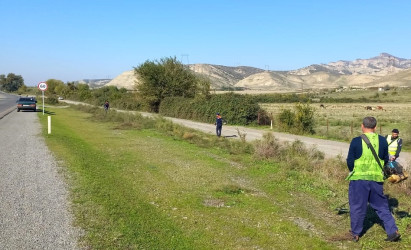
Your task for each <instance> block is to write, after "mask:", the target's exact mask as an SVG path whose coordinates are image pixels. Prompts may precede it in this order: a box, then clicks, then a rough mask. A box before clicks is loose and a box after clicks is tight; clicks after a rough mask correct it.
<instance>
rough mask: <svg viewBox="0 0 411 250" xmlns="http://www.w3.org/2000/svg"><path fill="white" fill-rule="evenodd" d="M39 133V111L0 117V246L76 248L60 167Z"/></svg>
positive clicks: (14, 113) (13, 113)
mask: <svg viewBox="0 0 411 250" xmlns="http://www.w3.org/2000/svg"><path fill="white" fill-rule="evenodd" d="M14 105H16V104H15V103H14ZM14 110H15V109H14ZM40 133H41V127H40V123H39V120H38V117H37V113H36V112H32V111H21V112H17V111H14V112H11V113H9V114H8V115H6V116H4V117H3V118H1V119H0V249H2V250H3V249H78V247H77V239H78V237H79V235H80V230H79V229H76V228H75V227H73V226H72V222H73V218H72V214H71V213H70V209H69V208H70V206H69V203H68V191H67V187H66V185H65V183H64V178H63V175H62V171H59V169H58V166H57V164H56V161H55V159H54V158H53V157H52V154H51V153H50V151H49V150H48V148H47V146H46V144H45V141H44V138H43V137H42V136H41V135H40Z"/></svg>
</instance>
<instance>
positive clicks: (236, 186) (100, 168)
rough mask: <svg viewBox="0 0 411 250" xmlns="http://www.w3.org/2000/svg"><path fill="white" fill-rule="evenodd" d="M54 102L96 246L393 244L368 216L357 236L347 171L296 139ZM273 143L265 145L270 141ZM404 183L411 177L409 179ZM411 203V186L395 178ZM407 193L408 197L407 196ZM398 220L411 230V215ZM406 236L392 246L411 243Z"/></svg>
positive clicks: (63, 150)
mask: <svg viewBox="0 0 411 250" xmlns="http://www.w3.org/2000/svg"><path fill="white" fill-rule="evenodd" d="M83 109H84V111H87V112H82V111H79V110H74V109H73V108H57V107H56V108H50V110H48V111H49V113H51V114H53V115H52V134H51V135H48V134H47V129H46V128H47V126H46V123H47V119H46V116H42V115H40V118H41V122H42V124H43V125H44V136H45V138H46V142H47V144H48V146H49V147H50V149H51V150H52V151H53V152H54V154H55V156H56V158H57V159H58V160H59V161H60V162H61V165H62V167H64V169H65V170H66V171H65V172H66V173H67V176H68V182H69V184H70V187H71V199H72V203H73V211H74V214H75V217H76V224H77V225H78V226H80V227H82V228H83V229H84V230H85V235H84V237H83V238H82V239H81V244H82V246H84V247H88V248H92V249H254V248H256V249H307V248H308V249H335V248H337V247H345V248H356V247H364V246H365V247H371V248H373V247H377V248H383V247H387V246H390V245H389V244H388V243H385V242H384V241H383V237H384V232H383V230H382V228H381V227H380V226H378V225H377V224H376V223H377V222H375V216H374V217H373V216H372V215H371V217H370V219H369V220H367V222H368V223H369V224H370V229H369V231H368V233H367V234H366V235H365V237H363V238H362V239H361V243H360V244H355V243H352V242H333V241H331V240H329V238H330V237H329V236H331V235H334V234H341V233H345V232H347V231H348V228H349V218H348V215H347V214H344V215H337V214H336V212H335V211H334V209H335V207H336V206H338V205H339V204H342V203H344V202H345V201H346V192H347V185H348V183H346V182H344V181H342V180H343V178H344V175H345V174H346V170H345V169H344V166H343V165H342V163H341V162H339V161H337V160H334V161H332V160H329V161H324V160H321V155H318V154H317V153H316V152H315V150H313V149H305V148H304V146H303V145H302V144H301V143H298V142H295V143H293V144H291V145H287V146H286V147H280V146H278V144H276V142H275V140H274V139H273V138H270V137H267V138H266V139H265V141H262V142H260V143H259V144H257V145H251V144H246V143H242V142H240V141H236V142H234V141H231V140H227V139H217V138H215V137H212V136H209V135H205V134H202V133H199V132H197V131H192V130H188V129H184V128H182V127H179V126H176V125H174V124H172V123H170V122H167V121H164V120H150V119H148V120H147V119H143V118H142V117H139V116H131V115H127V114H118V113H116V112H110V113H109V114H107V115H106V114H105V113H104V112H102V111H100V110H98V109H93V108H83ZM267 145H268V146H267ZM403 185H407V184H403ZM388 188H389V190H388V191H389V193H390V194H391V197H392V198H395V199H397V200H398V201H401V202H400V204H399V205H398V207H397V209H398V210H401V211H402V212H403V211H407V210H406V209H409V208H410V202H409V201H407V202H402V201H403V200H404V199H408V198H407V192H408V190H409V187H408V186H405V187H403V189H401V188H400V187H399V186H391V187H388ZM408 200H409V199H408ZM405 215H406V216H404V217H403V218H402V219H399V226H400V228H401V231H402V232H409V231H410V229H409V227H410V226H409V224H410V218H409V214H408V213H405ZM410 242H411V240H410V238H409V237H408V238H407V237H405V238H404V240H403V242H401V243H398V244H397V245H395V246H396V247H399V248H407V247H409V246H410Z"/></svg>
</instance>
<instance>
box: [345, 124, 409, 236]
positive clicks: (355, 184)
mask: <svg viewBox="0 0 411 250" xmlns="http://www.w3.org/2000/svg"><path fill="white" fill-rule="evenodd" d="M376 126H377V120H376V119H375V118H374V117H365V118H364V119H363V122H362V124H361V129H362V132H363V133H364V135H365V136H366V137H367V138H368V140H369V141H370V143H371V145H372V147H373V148H374V149H375V152H376V153H377V154H378V160H379V161H380V163H381V165H384V163H387V162H388V160H389V157H388V143H387V140H386V139H385V138H384V137H383V136H381V135H378V134H377V133H375V128H376ZM347 167H348V169H349V171H350V174H349V175H348V177H347V180H349V181H350V183H349V190H348V200H349V205H350V218H351V231H350V234H351V237H352V240H353V241H358V240H359V238H360V236H361V234H362V233H364V232H363V226H364V219H365V216H366V214H367V205H368V203H369V204H370V206H371V207H372V208H373V209H374V210H376V213H377V215H378V217H379V218H380V219H381V220H382V222H383V224H384V229H385V231H386V233H387V235H388V237H387V238H386V239H385V240H386V241H398V240H399V239H400V237H401V235H400V234H399V233H398V227H397V225H396V224H395V220H394V217H393V216H392V214H391V212H390V209H389V207H388V199H387V197H386V196H385V195H384V192H383V184H384V175H383V172H382V169H381V167H380V165H379V164H378V162H377V160H376V157H374V155H373V153H372V151H371V148H368V146H367V144H366V142H365V141H364V140H363V139H362V137H361V136H358V137H355V138H353V139H352V141H351V143H350V147H349V150H348V156H347Z"/></svg>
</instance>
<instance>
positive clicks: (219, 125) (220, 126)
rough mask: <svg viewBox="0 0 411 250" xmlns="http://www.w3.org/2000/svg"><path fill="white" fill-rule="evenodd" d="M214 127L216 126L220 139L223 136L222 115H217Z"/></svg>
mask: <svg viewBox="0 0 411 250" xmlns="http://www.w3.org/2000/svg"><path fill="white" fill-rule="evenodd" d="M214 125H216V133H217V136H218V137H220V136H221V130H222V128H223V118H221V115H220V113H217V116H216V119H215V123H214Z"/></svg>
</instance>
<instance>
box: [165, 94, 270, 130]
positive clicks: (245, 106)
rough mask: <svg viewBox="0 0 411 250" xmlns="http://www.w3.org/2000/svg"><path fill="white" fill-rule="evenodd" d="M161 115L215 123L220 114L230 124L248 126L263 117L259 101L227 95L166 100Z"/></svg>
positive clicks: (236, 95)
mask: <svg viewBox="0 0 411 250" xmlns="http://www.w3.org/2000/svg"><path fill="white" fill-rule="evenodd" d="M159 113H160V114H161V115H164V116H171V117H177V118H182V119H190V120H195V121H201V122H207V123H214V121H215V116H216V113H220V114H221V116H222V117H223V120H224V121H225V122H227V123H228V124H237V125H248V124H251V123H257V119H258V118H259V113H260V118H262V116H265V115H264V114H263V110H261V109H260V106H259V105H258V102H257V100H255V98H252V97H251V96H248V95H239V94H235V93H227V94H221V95H211V96H210V97H209V98H207V99H187V98H182V97H168V98H165V99H164V100H163V101H162V102H161V104H160V109H159Z"/></svg>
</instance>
